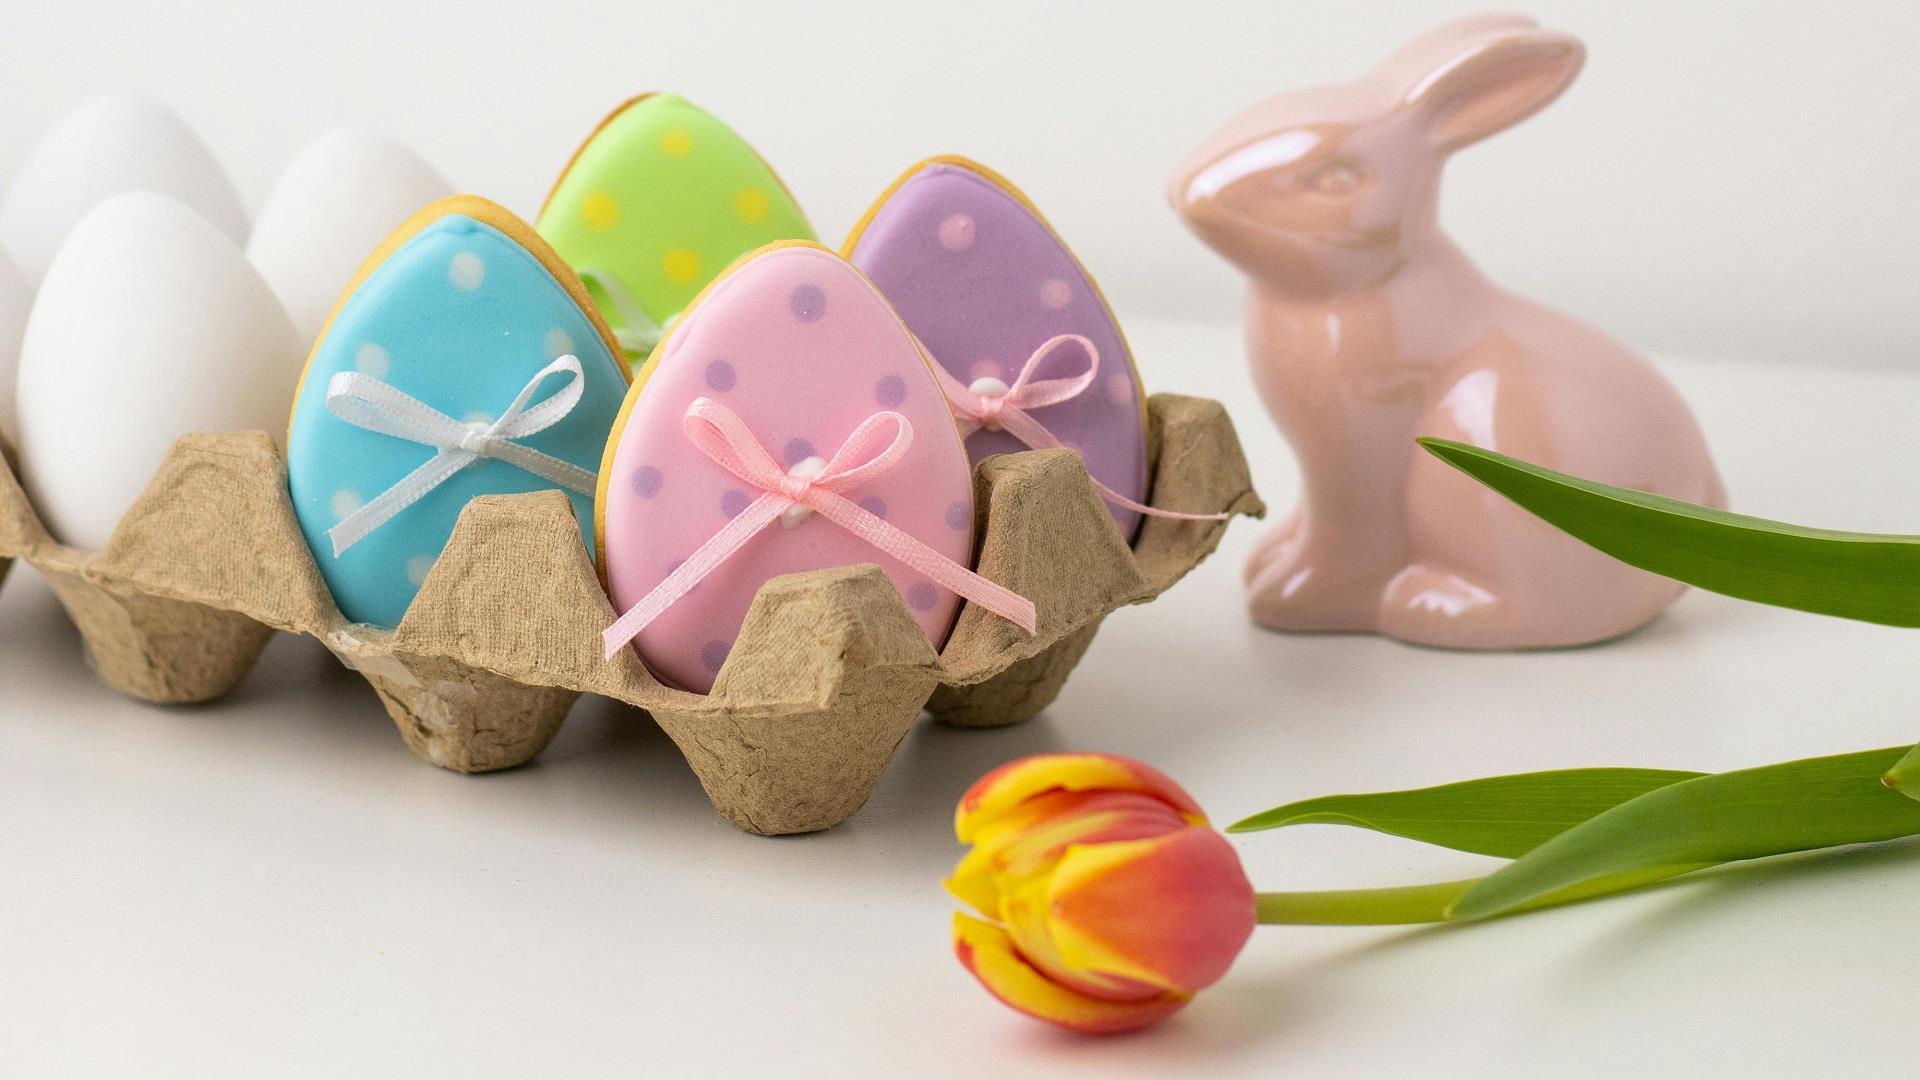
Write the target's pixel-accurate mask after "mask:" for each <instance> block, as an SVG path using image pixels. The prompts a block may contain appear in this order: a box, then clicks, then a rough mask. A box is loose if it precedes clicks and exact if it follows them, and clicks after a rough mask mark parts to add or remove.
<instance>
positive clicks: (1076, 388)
mask: <svg viewBox="0 0 1920 1080" xmlns="http://www.w3.org/2000/svg"><path fill="white" fill-rule="evenodd" d="M1068 343H1072V344H1075V345H1079V346H1080V347H1081V348H1082V349H1084V350H1086V354H1087V370H1086V371H1084V372H1082V373H1080V374H1079V375H1075V376H1074V377H1072V378H1070V379H1040V380H1038V381H1036V380H1035V379H1034V377H1033V375H1034V372H1036V371H1038V370H1039V369H1040V365H1041V364H1042V363H1044V362H1045V361H1046V359H1047V357H1049V356H1051V355H1052V354H1053V351H1054V350H1055V349H1057V348H1059V347H1060V346H1061V345H1065V344H1068ZM931 366H932V368H933V373H934V375H935V376H936V377H937V378H938V379H939V380H940V389H941V390H943V391H945V392H946V395H947V401H948V402H949V403H951V404H952V406H953V410H954V412H955V414H956V415H957V416H958V418H959V420H960V437H961V438H966V437H967V436H969V435H971V434H973V433H974V432H976V431H979V430H981V429H982V428H984V429H986V430H988V431H1004V432H1006V433H1007V434H1009V435H1011V436H1013V437H1014V438H1016V439H1019V440H1020V441H1021V442H1023V443H1026V444H1027V445H1028V446H1031V447H1033V448H1034V449H1035V450H1048V449H1052V448H1053V447H1056V446H1060V445H1061V442H1060V440H1059V439H1057V438H1055V437H1054V434H1053V432H1051V431H1048V430H1047V426H1046V425H1045V424H1042V423H1041V422H1040V421H1038V420H1035V419H1034V418H1033V417H1032V416H1029V415H1028V412H1029V411H1030V410H1033V409H1044V408H1046V407H1047V406H1049V405H1058V404H1060V403H1061V402H1063V401H1071V400H1072V399H1074V398H1076V397H1079V396H1080V395H1081V394H1082V393H1084V392H1085V391H1086V389H1087V387H1089V386H1092V385H1093V380H1094V376H1096V375H1098V374H1099V373H1100V350H1099V349H1097V348H1095V347H1094V344H1093V342H1091V341H1089V340H1087V339H1086V338H1084V337H1082V336H1081V335H1079V334H1060V335H1058V336H1056V337H1051V338H1048V339H1047V340H1046V341H1044V342H1042V343H1041V345H1040V347H1039V348H1037V349H1035V350H1033V355H1032V356H1029V357H1027V362H1026V364H1025V365H1024V366H1023V367H1021V369H1020V374H1019V375H1017V376H1015V377H1014V380H1013V385H1012V386H1008V385H1007V384H1006V383H1003V382H1001V381H1000V380H999V379H994V378H984V379H976V380H974V383H973V385H972V386H968V385H966V384H965V383H963V382H961V381H960V380H959V379H956V378H954V376H953V373H952V372H950V371H948V370H947V369H946V368H945V367H944V366H943V365H941V364H938V363H935V364H933V365H931ZM1088 479H1090V480H1093V486H1094V487H1097V488H1099V489H1100V494H1101V495H1102V496H1104V497H1105V498H1106V500H1107V501H1108V502H1111V503H1115V504H1117V505H1119V506H1123V507H1125V508H1127V509H1128V510H1132V511H1134V512H1135V513H1140V514H1150V515H1152V516H1154V517H1163V518H1175V519H1177V520H1180V521H1225V520H1227V515H1226V514H1182V513H1178V512H1176V511H1173V510H1160V509H1157V508H1155V507H1152V506H1147V505H1145V504H1144V503H1137V502H1134V501H1133V500H1132V499H1129V498H1127V497H1126V496H1125V495H1122V494H1120V493H1119V492H1117V491H1115V490H1113V489H1112V488H1110V487H1108V486H1107V485H1105V484H1103V483H1101V482H1100V481H1099V480H1098V479H1097V478H1095V477H1093V476H1091V475H1089V476H1088Z"/></svg>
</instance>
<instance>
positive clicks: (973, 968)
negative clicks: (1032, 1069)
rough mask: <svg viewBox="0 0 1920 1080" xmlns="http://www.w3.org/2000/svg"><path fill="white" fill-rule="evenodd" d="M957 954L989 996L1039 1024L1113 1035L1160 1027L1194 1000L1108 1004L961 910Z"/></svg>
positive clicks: (1167, 997) (1168, 996)
mask: <svg viewBox="0 0 1920 1080" xmlns="http://www.w3.org/2000/svg"><path fill="white" fill-rule="evenodd" d="M953 952H954V955H955V956H957V957H958V958H959V960H960V963H961V964H962V965H963V966H964V967H965V968H966V969H967V970H968V971H970V972H972V973H973V977H974V978H976V979H978V980H980V985H982V986H984V987H986V988H987V992H988V993H990V994H992V995H993V996H994V997H996V998H999V999H1000V1001H1001V1003H1003V1004H1005V1005H1007V1006H1009V1007H1010V1008H1013V1009H1017V1010H1019V1011H1020V1012H1023V1013H1026V1014H1027V1015H1028V1016H1031V1017H1034V1018H1035V1019H1038V1020H1045V1021H1047V1022H1049V1023H1052V1024H1058V1025H1059V1026H1061V1027H1064V1028H1068V1029H1070V1030H1073V1031H1079V1032H1084V1033H1086V1034H1090V1035H1111V1034H1115V1033H1118V1032H1122V1031H1133V1030H1135V1029H1137V1028H1143V1027H1146V1026H1147V1025H1149V1024H1154V1023H1158V1022H1159V1021H1161V1020H1164V1019H1166V1018H1167V1017H1168V1016H1171V1015H1173V1014H1174V1013H1176V1012H1178V1011H1179V1010H1180V1009H1181V1007H1182V1006H1184V1005H1186V1003H1187V1002H1188V1001H1189V1000H1191V996H1190V995H1187V994H1182V993H1178V992H1174V991H1169V992H1167V993H1165V994H1162V995H1160V996H1158V997H1154V998H1149V999H1147V1000H1145V1001H1103V1000H1101V999H1099V998H1095V997H1089V996H1087V995H1085V994H1082V993H1078V992H1076V991H1074V990H1070V989H1068V988H1066V987H1064V986H1061V985H1060V984H1058V983H1056V982H1053V981H1052V980H1050V979H1048V978H1047V977H1046V976H1045V975H1042V974H1041V973H1040V972H1039V970H1037V969H1036V968H1034V967H1033V965H1031V964H1029V963H1027V962H1026V960H1025V959H1023V958H1022V957H1021V956H1020V953H1019V951H1018V950H1016V949H1015V948H1014V945H1013V939H1012V938H1010V937H1009V936H1008V935H1007V932H1006V931H1005V930H1002V929H1001V928H1000V927H998V926H995V925H993V924H992V923H986V922H982V921H980V920H979V919H975V918H973V917H971V916H968V915H963V914H960V913H958V912H956V913H955V914H954V916H953Z"/></svg>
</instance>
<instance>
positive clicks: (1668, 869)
mask: <svg viewBox="0 0 1920 1080" xmlns="http://www.w3.org/2000/svg"><path fill="white" fill-rule="evenodd" d="M1711 865H1713V864H1712V863H1691V864H1688V865H1684V866H1651V867H1644V868H1640V869H1635V870H1629V871H1624V872H1621V873H1616V874H1608V875H1606V876H1605V877H1598V878H1593V879H1591V880H1588V881H1584V882H1581V883H1579V884H1577V885H1574V886H1572V887H1570V888H1565V889H1561V890H1559V891H1557V892H1553V893H1548V894H1547V895H1545V896H1539V897H1535V898H1534V899H1533V900H1531V901H1529V902H1527V903H1525V904H1522V905H1520V906H1517V907H1515V908H1513V909H1512V910H1511V911H1508V912H1503V913H1502V914H1509V915H1517V914H1519V913H1520V912H1523V911H1538V910H1539V909H1541V908H1546V907H1557V906H1559V905H1561V904H1571V903H1574V902H1575V901H1578V900H1588V899H1592V898H1593V897H1596V896H1606V895H1608V894H1610V893H1619V892H1627V891H1629V890H1632V889H1637V888H1639V887H1641V886H1643V885H1651V884H1653V883H1654V882H1657V881H1665V880H1667V879H1668V878H1672V877H1679V876H1680V875H1681V874H1690V873H1693V872H1694V871H1695V870H1704V869H1706V868H1707V867H1709V866H1711ZM1485 880H1486V878H1468V879H1466V880H1465V881H1437V882H1434V883H1433V884H1431V885H1402V886H1398V887H1395V888H1386V889H1330V890H1327V891H1325V892H1270V893H1256V894H1255V895H1254V912H1255V921H1257V922H1262V923H1266V924H1267V925H1269V926H1412V925H1416V924H1419V923H1438V922H1458V921H1461V920H1460V919H1459V918H1458V914H1457V913H1456V912H1455V911H1454V903H1455V902H1456V901H1458V900H1459V899H1460V898H1461V897H1462V896H1465V895H1466V894H1467V893H1468V892H1469V891H1471V890H1472V889H1473V888H1474V886H1476V885H1478V884H1480V883H1481V882H1482V881H1485Z"/></svg>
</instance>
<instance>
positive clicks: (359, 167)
mask: <svg viewBox="0 0 1920 1080" xmlns="http://www.w3.org/2000/svg"><path fill="white" fill-rule="evenodd" d="M451 194H453V188H452V186H450V185H449V184H448V183H447V182H446V180H444V179H442V178H441V176H440V174H439V173H438V172H435V171H434V168H433V166H431V165H429V164H427V163H426V162H425V161H423V160H421V158H420V156H419V155H418V154H415V153H414V152H413V151H412V150H410V149H408V148H407V147H405V146H402V145H400V144H399V143H396V142H394V141H392V140H390V139H388V138H386V137H384V136H382V135H379V134H376V133H375V132H371V131H367V130H365V129H362V128H342V129H340V130H338V131H334V132H331V133H329V134H326V135H323V136H321V137H320V138H318V139H315V140H314V141H313V142H310V143H308V144H307V146H306V148H305V149H303V150H301V151H300V153H299V155H298V156H297V157H295V158H294V159H293V164H291V165H289V166H287V171H286V172H285V173H283V174H281V177H280V182H279V183H278V184H276V185H275V186H274V189H273V193H272V194H271V195H269V196H267V201H266V205H264V206H262V207H261V208H260V216H259V218H258V219H257V220H255V222H254V224H253V237H252V238H251V239H249V240H248V241H247V258H249V259H251V260H252V261H253V265H254V267H255V268H257V269H258V270H259V271H260V276H261V277H264V278H266V279H267V284H269V285H271V286H273V291H274V292H275V293H277V294H279V297H280V302H281V303H282V304H284V305H285V306H286V309H287V314H288V315H290V316H292V317H293V326H294V329H295V330H297V331H299V333H300V340H302V341H313V340H314V339H316V338H318V337H319V336H320V330H321V327H322V326H324V325H325V323H326V321H327V316H328V315H329V314H330V313H331V312H332V311H333V305H334V302H335V301H337V300H338V299H339V298H340V294H341V292H342V291H344V290H345V289H346V286H347V282H349V281H351V280H352V279H353V274H354V271H356V270H358V269H359V268H360V264H361V262H363V261H364V260H365V259H366V257H367V256H368V255H370V254H372V253H373V249H374V248H376V247H379V246H380V242H381V241H382V240H385V239H386V238H387V236H388V234H390V233H392V232H393V230H394V229H395V228H397V227H398V226H399V225H400V224H401V223H402V222H404V221H406V220H407V218H409V217H411V216H413V213H414V211H416V210H419V209H420V208H421V207H423V206H426V205H427V204H428V203H431V202H433V201H435V200H437V199H443V198H445V197H446V196H448V195H451Z"/></svg>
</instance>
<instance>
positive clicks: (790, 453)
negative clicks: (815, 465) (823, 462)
mask: <svg viewBox="0 0 1920 1080" xmlns="http://www.w3.org/2000/svg"><path fill="white" fill-rule="evenodd" d="M780 456H781V458H782V459H783V460H785V461H786V463H787V468H789V469H791V468H793V467H794V466H795V465H798V464H800V463H801V462H803V461H805V460H807V459H808V458H810V457H812V456H813V444H812V443H810V442H808V441H807V440H805V439H793V440H791V441H789V442H788V443H787V448H786V449H785V450H783V451H781V455H780Z"/></svg>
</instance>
